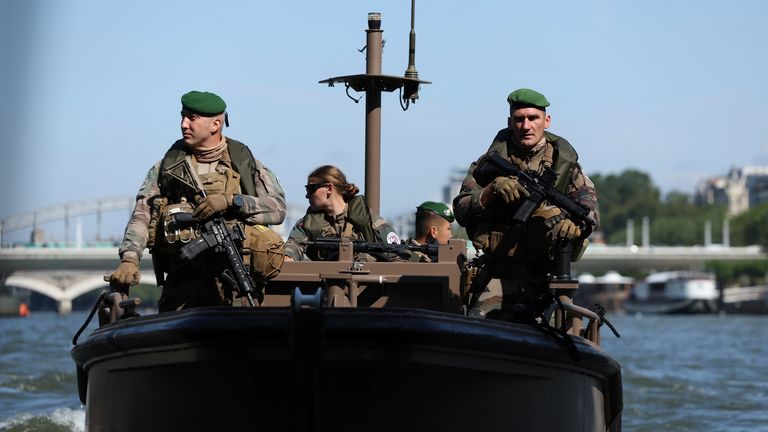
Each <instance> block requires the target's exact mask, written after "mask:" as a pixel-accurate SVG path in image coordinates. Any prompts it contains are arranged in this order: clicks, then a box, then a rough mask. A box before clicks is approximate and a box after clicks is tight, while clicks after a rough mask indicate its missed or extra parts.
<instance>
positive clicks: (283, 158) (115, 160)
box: [0, 0, 768, 228]
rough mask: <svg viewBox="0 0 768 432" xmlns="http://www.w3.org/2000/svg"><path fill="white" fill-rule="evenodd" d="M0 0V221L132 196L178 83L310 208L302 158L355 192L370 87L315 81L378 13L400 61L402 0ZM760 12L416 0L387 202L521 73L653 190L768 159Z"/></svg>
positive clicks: (753, 5)
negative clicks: (416, 86) (215, 97)
mask: <svg viewBox="0 0 768 432" xmlns="http://www.w3.org/2000/svg"><path fill="white" fill-rule="evenodd" d="M2 6H3V7H2V9H3V12H2V14H0V36H1V37H0V55H2V59H3V60H2V67H1V68H0V70H1V71H2V72H1V73H2V80H0V94H2V97H1V98H0V115H2V117H3V118H5V119H6V120H9V121H7V122H6V125H7V126H8V127H9V128H8V131H7V132H6V133H5V134H4V139H3V140H2V141H0V143H2V154H3V156H2V158H0V164H2V169H0V176H2V178H1V180H2V185H3V186H2V188H1V189H0V203H2V204H1V205H0V218H7V217H9V216H13V215H18V214H21V213H25V212H30V211H32V210H35V209H39V208H42V207H48V206H55V205H59V204H63V203H67V202H73V201H82V200H96V199H99V198H104V197H114V196H131V195H134V194H135V193H136V191H137V190H138V188H139V186H140V185H141V182H142V180H143V178H144V175H145V173H146V171H147V170H148V169H149V167H151V166H152V165H153V164H154V163H155V162H156V161H157V160H159V159H160V158H161V157H162V155H163V154H164V152H165V150H166V149H167V148H168V147H169V146H170V145H171V144H172V143H173V142H174V141H175V140H177V139H178V138H179V137H180V129H179V122H180V117H179V109H180V102H179V98H180V96H181V95H182V94H183V93H185V92H187V91H189V90H201V91H213V92H215V93H217V94H219V95H220V96H222V97H223V98H224V100H225V101H226V103H227V105H228V112H229V118H230V126H231V127H230V128H228V129H226V130H225V134H226V135H228V136H231V137H233V138H235V139H238V140H240V141H242V142H244V143H246V144H247V145H248V146H249V147H250V148H251V149H252V151H253V153H254V154H255V156H256V157H257V158H258V159H260V160H261V161H262V162H263V163H264V164H265V165H267V166H268V167H269V168H270V169H272V171H274V172H275V173H276V174H277V176H278V177H279V179H280V182H281V183H282V185H283V187H284V189H285V192H286V196H287V201H288V202H289V203H291V204H293V205H295V206H298V207H299V208H301V207H304V206H306V200H305V199H304V191H303V185H304V184H305V183H306V176H307V174H308V173H309V172H310V171H311V170H312V169H314V168H316V167H317V166H320V165H323V164H333V165H336V166H338V167H340V168H341V169H342V170H343V171H344V172H345V173H346V175H347V178H348V180H349V181H351V182H353V183H356V184H357V185H358V186H360V188H361V189H363V186H364V153H365V150H364V149H365V146H364V137H365V135H364V116H365V112H364V110H365V104H364V100H362V101H361V102H360V103H359V104H355V103H354V102H353V101H352V100H350V99H349V98H347V96H346V95H345V92H344V88H343V86H336V87H334V88H328V87H327V86H325V85H320V84H318V81H320V80H323V79H326V78H330V77H334V76H340V75H349V74H358V73H364V72H365V56H364V54H361V53H360V52H358V50H359V49H361V48H362V47H363V46H364V45H365V31H364V30H365V28H366V27H367V14H368V12H373V11H376V12H380V13H381V14H382V29H383V30H384V34H383V37H384V39H385V41H386V45H385V48H384V52H383V68H382V71H383V73H385V74H390V75H402V74H403V72H404V71H405V69H406V67H407V59H408V33H409V30H410V28H409V27H410V1H408V0H398V1H393V0H386V1H385V0H377V1H371V0H325V1H294V2H288V1H282V2H252V1H242V2H238V1H226V0H220V1H217V2H200V1H194V0H185V1H154V0H152V1H144V0H139V1H129V2H105V1H99V0H68V1H63V0H60V1H55V0H2ZM766 16H768V2H765V1H761V0H753V1H751V0H750V1H747V0H743V1H742V0H734V1H730V2H724V1H708V0H678V1H669V0H666V1H661V0H649V1H643V2H630V1H624V2H619V1H598V0H595V1H591V0H583V1H578V2H576V1H568V0H562V1H559V0H555V1H548V2H513V1H508V0H500V1H495V0H494V1H490V0H489V1H482V0H481V1H475V2H458V1H450V0H443V1H438V0H418V1H417V2H416V34H417V48H416V67H417V69H418V72H419V77H420V78H421V79H424V80H428V81H431V82H432V84H430V85H424V86H423V87H422V89H421V92H420V99H419V101H418V102H417V103H416V104H413V105H411V107H410V108H409V109H408V111H405V112H404V111H403V110H402V109H401V108H400V104H399V101H398V96H397V94H396V93H385V94H383V95H382V130H383V132H382V165H381V172H382V177H383V178H382V190H381V213H382V215H383V216H384V217H387V218H392V217H395V216H396V215H400V214H403V213H408V212H413V211H414V210H415V207H416V206H417V205H418V204H419V203H420V202H422V201H425V200H440V199H441V198H442V189H443V187H444V186H445V184H446V183H447V182H448V181H449V179H450V177H451V176H452V175H455V174H454V173H455V172H456V171H457V170H458V171H461V170H466V167H467V166H468V165H469V163H471V162H472V161H473V160H475V159H476V158H477V157H478V156H479V155H480V154H481V153H482V152H483V151H484V150H486V149H487V147H488V145H489V144H490V142H491V140H492V138H493V137H494V136H495V134H496V132H497V131H498V130H499V129H502V128H503V127H505V126H506V119H507V116H508V105H507V103H506V96H507V94H508V93H509V92H510V91H512V90H514V89H516V88H521V87H527V88H533V89H536V90H538V91H540V92H541V93H543V94H544V95H546V97H547V98H548V99H549V101H550V102H551V104H552V105H551V106H550V108H549V109H548V112H549V114H551V116H552V125H551V128H550V131H551V132H554V133H556V134H558V135H561V136H563V137H565V138H567V139H568V140H569V141H570V142H571V144H573V146H574V147H575V148H576V150H577V151H578V153H579V157H580V162H581V165H582V167H583V168H584V170H585V171H586V172H587V173H588V174H591V175H594V174H597V173H600V174H603V175H606V174H619V173H621V172H622V171H624V170H626V169H637V170H641V171H643V172H646V173H648V174H649V175H650V176H651V178H652V180H653V181H654V183H655V184H656V186H658V187H659V188H660V189H661V190H662V192H664V193H666V192H670V191H673V190H676V191H681V192H685V193H693V192H694V189H695V186H696V183H697V181H699V180H701V179H702V178H706V177H713V176H718V175H725V174H726V173H727V172H728V171H729V170H730V169H731V168H732V167H738V166H744V165H765V164H768V121H766V117H768V116H767V115H766V114H768V108H766V104H765V101H766V100H768V56H766V55H765V49H766V48H765V47H766V46H768V26H765V25H764V20H765V17H766ZM353 96H356V97H359V96H361V94H353ZM598 194H599V191H598ZM126 218H127V215H125V214H121V215H120V219H121V221H120V224H122V225H123V226H124V222H125V221H126ZM121 228H122V227H121Z"/></svg>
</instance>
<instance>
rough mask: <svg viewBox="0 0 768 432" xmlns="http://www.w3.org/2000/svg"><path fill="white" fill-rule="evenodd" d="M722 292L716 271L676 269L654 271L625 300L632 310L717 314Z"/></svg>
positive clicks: (629, 309) (635, 311) (625, 305)
mask: <svg viewBox="0 0 768 432" xmlns="http://www.w3.org/2000/svg"><path fill="white" fill-rule="evenodd" d="M718 302H719V293H718V290H717V282H716V280H715V275H714V274H712V273H705V272H698V271H690V270H674V271H663V272H657V273H652V274H650V275H648V276H647V277H646V278H645V279H644V280H643V281H642V282H640V283H638V284H636V285H635V286H634V287H633V288H632V294H631V295H630V296H629V298H627V300H626V301H625V302H624V309H626V311H627V312H630V313H637V312H640V313H658V314H674V313H681V314H682V313H715V312H717V311H718V309H719V308H718Z"/></svg>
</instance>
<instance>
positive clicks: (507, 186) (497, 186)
mask: <svg viewBox="0 0 768 432" xmlns="http://www.w3.org/2000/svg"><path fill="white" fill-rule="evenodd" d="M488 189H490V190H488ZM489 192H492V196H493V197H494V199H500V200H501V201H503V202H504V203H506V204H509V203H512V202H515V201H517V200H519V199H520V198H521V197H523V196H526V197H528V196H531V194H530V193H528V191H527V190H525V188H524V187H523V186H522V185H521V184H520V183H518V181H517V177H515V176H508V177H496V179H495V180H493V183H491V184H489V185H488V186H486V187H485V189H484V190H483V195H486V196H487V195H488V193H489ZM486 201H488V200H487V199H486Z"/></svg>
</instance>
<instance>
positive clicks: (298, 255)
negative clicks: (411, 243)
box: [285, 195, 400, 261]
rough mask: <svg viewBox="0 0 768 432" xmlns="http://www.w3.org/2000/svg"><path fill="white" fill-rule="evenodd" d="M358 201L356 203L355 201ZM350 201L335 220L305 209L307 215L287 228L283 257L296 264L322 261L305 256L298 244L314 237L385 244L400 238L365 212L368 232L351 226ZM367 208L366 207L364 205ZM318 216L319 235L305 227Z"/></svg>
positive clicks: (302, 248) (304, 251) (382, 221)
mask: <svg viewBox="0 0 768 432" xmlns="http://www.w3.org/2000/svg"><path fill="white" fill-rule="evenodd" d="M352 199H353V200H356V201H357V200H361V201H362V199H363V198H362V197H361V196H359V195H358V196H355V197H354V198H352ZM358 202H359V201H358ZM349 204H352V202H351V201H350V203H348V205H347V207H346V208H345V209H344V212H343V213H342V214H340V215H338V216H336V217H333V216H329V215H327V214H324V213H322V214H320V213H319V212H313V211H312V210H307V215H305V216H304V217H303V218H301V219H299V220H298V221H296V224H295V225H294V226H293V229H291V233H290V235H289V236H288V241H287V242H286V244H285V255H286V256H289V257H291V258H293V259H294V260H296V261H299V260H304V259H312V260H316V261H322V260H323V256H322V255H317V254H315V253H310V254H309V255H310V256H308V255H307V252H308V251H307V247H306V246H305V245H302V244H301V243H302V242H307V241H313V240H315V239H316V238H322V237H334V238H339V237H342V235H343V236H344V237H349V238H351V239H352V240H363V241H368V242H386V243H400V238H399V237H398V236H397V233H396V232H395V230H394V228H392V226H390V225H389V224H388V223H387V222H386V221H385V220H384V219H382V218H381V216H378V215H376V216H372V215H370V210H368V214H367V216H365V218H366V220H367V221H368V222H367V223H366V225H367V227H368V228H370V229H369V230H365V229H362V228H361V227H358V226H355V224H353V223H351V222H350V220H351V218H350V216H349V213H348V212H349V209H350V205H349ZM365 208H366V209H367V206H365ZM319 217H322V222H321V228H320V230H319V231H320V232H319V233H317V234H315V233H314V232H313V231H312V230H311V229H309V228H308V227H307V224H308V221H309V218H319ZM364 231H369V232H370V233H371V234H367V235H366V234H365V232H364Z"/></svg>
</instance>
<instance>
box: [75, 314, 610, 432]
mask: <svg viewBox="0 0 768 432" xmlns="http://www.w3.org/2000/svg"><path fill="white" fill-rule="evenodd" d="M574 339H575V340H576V346H577V348H578V351H579V355H580V360H579V361H574V360H573V359H572V358H571V355H570V354H569V352H568V350H566V349H565V348H564V347H563V346H562V345H560V344H558V343H556V342H555V341H554V340H553V339H552V338H551V337H549V336H546V335H544V333H543V332H541V331H540V330H538V329H536V328H534V327H532V326H529V325H522V324H509V323H502V322H494V321H489V320H479V319H468V318H464V317H461V316H457V315H453V314H446V313H440V312H428V311H422V310H413V309H363V310H361V309H324V310H322V311H321V312H319V313H318V312H316V311H314V310H309V311H303V312H302V313H300V314H294V313H293V312H292V311H291V310H290V309H288V308H261V309H229V308H227V309H219V308H200V309H192V310H187V311H181V312H175V313H168V314H161V315H155V316H148V317H142V318H137V319H130V320H126V321H122V322H118V323H116V324H112V325H108V326H105V327H102V328H100V329H98V330H96V331H95V332H94V333H93V334H92V335H91V336H90V337H89V338H88V339H86V340H84V341H82V342H81V343H79V344H78V345H77V346H76V347H75V348H74V349H73V350H72V356H73V358H74V359H75V362H76V363H77V365H78V367H79V368H81V372H82V378H83V381H85V377H86V375H87V400H86V406H87V417H86V423H87V428H88V430H91V431H102V430H110V431H122V430H125V431H128V430H141V431H147V430H246V429H247V430H257V431H258V430H269V431H272V430H275V431H298V430H300V431H361V430H366V431H379V430H380V431H391V430H427V431H433V430H434V431H454V430H455V431H459V430H461V431H467V430H502V429H509V428H510V426H513V428H514V430H521V431H522V430H537V431H547V430H552V431H555V430H558V431H559V430H568V431H600V430H602V431H604V430H607V429H608V430H620V427H621V426H620V425H621V421H620V419H621V410H622V388H621V371H620V367H619V365H618V363H617V362H616V361H615V360H613V359H612V358H611V357H610V356H608V355H606V354H605V353H603V352H602V351H601V350H600V348H599V347H597V346H595V345H594V344H591V343H589V342H587V341H584V340H583V339H581V338H574Z"/></svg>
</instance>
